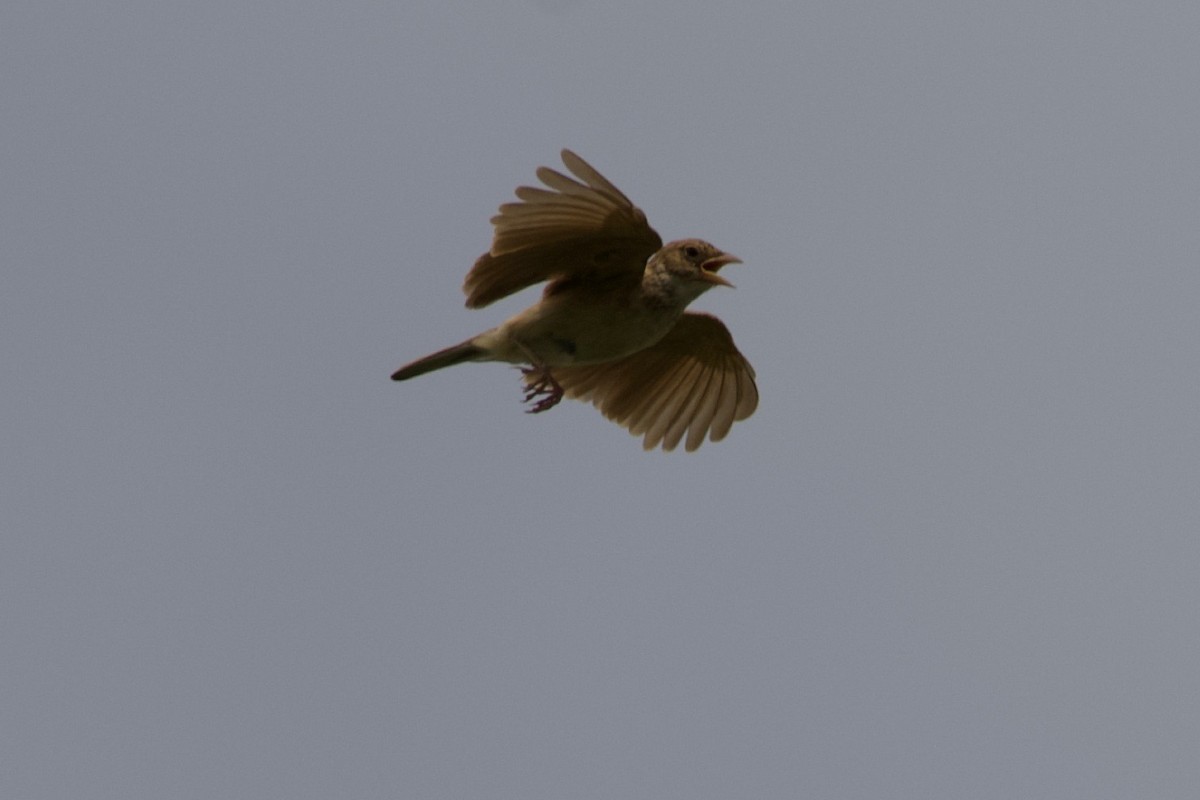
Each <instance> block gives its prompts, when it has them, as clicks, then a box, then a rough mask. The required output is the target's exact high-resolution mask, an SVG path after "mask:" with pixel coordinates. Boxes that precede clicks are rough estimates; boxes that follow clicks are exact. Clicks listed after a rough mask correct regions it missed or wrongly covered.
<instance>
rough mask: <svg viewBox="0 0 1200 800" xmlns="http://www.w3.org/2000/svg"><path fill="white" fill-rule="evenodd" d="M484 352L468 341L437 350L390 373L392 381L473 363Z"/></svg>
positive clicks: (404, 379)
mask: <svg viewBox="0 0 1200 800" xmlns="http://www.w3.org/2000/svg"><path fill="white" fill-rule="evenodd" d="M485 352H486V351H485V350H484V349H483V348H482V347H477V346H476V345H474V344H471V340H470V339H468V340H467V341H465V342H459V343H458V344H456V345H454V346H452V347H447V348H446V349H445V350H438V351H437V352H436V353H430V354H429V355H427V356H425V357H424V358H418V359H417V360H416V361H414V362H412V363H411V364H406V365H405V366H403V367H401V368H400V369H398V370H396V371H395V372H393V373H392V380H394V381H406V380H408V379H409V378H415V377H417V376H418V375H424V374H425V373H426V372H433V371H434V370H435V369H442V368H443V367H452V366H454V365H455V364H461V363H463V362H464V361H475V360H477V359H478V358H479V356H481V355H483V354H484V353H485Z"/></svg>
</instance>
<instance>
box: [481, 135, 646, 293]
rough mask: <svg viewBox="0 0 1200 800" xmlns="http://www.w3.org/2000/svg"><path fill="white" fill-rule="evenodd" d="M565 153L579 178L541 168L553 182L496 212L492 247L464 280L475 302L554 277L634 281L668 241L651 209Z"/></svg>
mask: <svg viewBox="0 0 1200 800" xmlns="http://www.w3.org/2000/svg"><path fill="white" fill-rule="evenodd" d="M562 159H563V163H564V164H566V165H567V169H569V170H570V171H571V172H572V173H573V174H574V175H575V176H576V177H577V178H578V179H579V180H575V179H574V178H569V177H567V176H566V175H563V174H562V173H560V172H556V171H554V170H552V169H550V168H549V167H539V168H538V171H537V176H538V179H539V180H541V182H542V183H544V184H546V186H548V187H549V188H548V189H541V188H534V187H532V186H520V187H518V188H517V191H516V195H517V197H518V198H519V199H520V200H521V202H519V203H504V204H503V205H501V206H500V213H499V214H497V215H496V216H494V217H492V224H493V225H494V226H496V231H495V237H494V238H493V240H492V248H491V250H489V251H488V252H487V253H484V254H483V255H482V256H480V257H479V260H478V261H476V262H475V266H474V267H472V268H471V271H470V272H469V273H468V274H467V278H466V281H465V282H464V283H463V291H464V292H466V294H467V306H468V307H469V308H478V307H480V306H485V305H487V304H488V303H491V302H494V301H496V300H499V299H500V298H501V297H505V296H506V295H509V294H512V293H513V292H516V291H518V290H520V289H524V288H525V287H526V286H532V285H533V284H535V283H541V282H542V281H546V280H551V279H556V278H565V279H585V280H586V279H589V278H594V279H596V280H611V279H613V278H619V277H621V276H627V277H628V278H629V280H630V282H631V283H634V282H635V281H637V280H638V279H640V278H641V275H642V270H643V269H644V268H645V266H646V261H647V259H649V258H650V256H651V255H653V254H654V252H655V251H657V250H658V249H659V248H660V247H662V239H661V238H660V237H659V235H658V234H657V233H655V232H654V229H653V228H651V227H650V225H649V223H648V222H646V215H645V214H644V213H642V210H641V209H640V208H637V207H636V206H634V204H633V203H632V202H630V200H629V198H628V197H626V196H625V195H624V194H622V193H621V190H620V189H618V188H617V187H615V186H613V185H612V184H611V183H609V182H608V180H607V179H606V178H605V177H604V176H603V175H601V174H600V173H599V172H597V171H596V170H595V169H593V168H592V166H591V165H590V164H588V163H587V162H586V161H584V160H583V159H582V158H580V157H579V156H577V155H575V154H574V153H572V152H571V151H570V150H563V151H562ZM580 181H582V183H581V182H580Z"/></svg>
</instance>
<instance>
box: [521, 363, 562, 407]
mask: <svg viewBox="0 0 1200 800" xmlns="http://www.w3.org/2000/svg"><path fill="white" fill-rule="evenodd" d="M521 375H523V376H524V378H525V402H526V403H532V405H531V406H530V407H529V408H528V409H526V411H525V413H526V414H540V413H541V412H543V411H547V410H549V409H551V408H554V407H555V406H556V405H558V402H559V401H560V400H562V399H563V388H562V387H561V386H559V384H558V381H556V380H554V376H553V375H552V374H551V373H550V368H549V367H542V366H535V367H523V368H522V369H521ZM536 398H541V399H540V400H537V402H534V400H535V399H536Z"/></svg>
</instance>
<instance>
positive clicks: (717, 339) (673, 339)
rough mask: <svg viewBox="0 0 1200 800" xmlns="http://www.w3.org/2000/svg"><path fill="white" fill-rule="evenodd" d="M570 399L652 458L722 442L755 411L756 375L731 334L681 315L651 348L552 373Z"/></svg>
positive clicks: (698, 317)
mask: <svg viewBox="0 0 1200 800" xmlns="http://www.w3.org/2000/svg"><path fill="white" fill-rule="evenodd" d="M553 374H554V377H555V379H556V380H557V381H558V382H559V384H561V385H562V387H563V389H564V390H565V392H566V395H567V396H568V397H573V398H575V399H578V400H590V401H591V402H592V404H593V405H595V406H596V408H598V409H600V411H601V412H602V413H603V414H604V416H606V417H608V418H609V419H611V420H612V421H613V422H616V423H617V424H619V425H621V426H623V427H625V428H628V429H629V432H630V433H632V434H633V435H635V436H641V435H643V434H645V438H644V439H643V440H642V445H643V447H645V449H647V450H652V449H654V448H655V447H657V446H658V445H659V444H660V443H661V444H662V448H663V450H674V449H675V446H676V445H678V444H679V442H680V440H681V439H683V436H684V434H685V433H686V434H687V440H686V442H685V443H684V447H685V449H687V450H688V451H691V450H695V449H696V448H697V447H699V446H700V444H701V443H702V442H703V441H704V436H705V434H708V437H709V439H711V440H712V441H714V442H717V441H720V440H721V439H723V438H725V434H727V433H729V428H730V426H732V425H733V423H734V421H735V420H743V419H746V418H747V417H749V416H750V415H751V414H753V413H754V410H755V409H756V408H758V387H757V386H755V384H754V368H753V367H751V366H750V362H748V361H747V360H746V358H745V356H743V355H742V354H741V353H740V352H738V349H737V347H736V346H735V345H734V343H733V337H732V336H730V335H729V329H728V328H726V327H725V325H724V324H722V323H721V321H720V320H719V319H717V318H716V317H713V316H710V315H708V314H694V313H685V314H684V315H683V316H682V317H680V319H679V322H677V323H676V324H675V327H674V328H672V329H671V331H670V333H668V334H667V335H666V336H665V337H663V338H662V339H661V340H660V341H659V342H658V343H657V344H655V345H652V346H650V347H648V348H646V349H645V350H641V351H639V352H637V353H634V354H633V355H631V356H627V357H626V358H623V359H619V360H617V361H611V362H608V363H604V364H592V365H588V366H579V367H556V368H554V370H553Z"/></svg>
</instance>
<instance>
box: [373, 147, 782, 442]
mask: <svg viewBox="0 0 1200 800" xmlns="http://www.w3.org/2000/svg"><path fill="white" fill-rule="evenodd" d="M562 160H563V163H564V164H565V165H566V167H567V169H568V170H569V171H570V172H571V173H572V174H573V175H574V176H575V177H574V178H571V177H568V176H567V175H564V174H562V173H560V172H557V171H555V170H553V169H550V168H548V167H539V168H538V170H537V177H538V179H539V180H540V181H541V182H542V183H543V184H545V186H546V188H541V187H536V188H535V187H531V186H520V187H518V188H517V190H516V196H517V199H518V200H519V201H520V202H511V203H504V204H502V205H501V206H500V212H499V213H498V214H497V215H496V216H494V217H492V220H491V222H492V225H493V226H494V227H495V235H494V238H493V240H492V246H491V249H490V250H489V251H488V252H486V253H484V254H483V255H482V256H480V257H479V259H478V260H477V261H476V262H475V265H474V266H473V267H472V268H471V271H470V272H469V273H467V277H466V281H465V282H464V284H463V291H464V292H465V293H466V295H467V307H468V308H481V307H483V306H486V305H488V304H489V303H492V302H495V301H496V300H499V299H500V298H502V297H506V296H508V295H510V294H512V293H514V292H517V291H519V290H521V289H524V288H526V287H527V286H532V285H534V284H538V283H543V282H545V283H546V286H545V289H544V291H543V292H542V297H541V299H540V300H539V301H538V302H537V303H535V304H534V305H532V306H530V307H529V308H527V309H525V310H524V311H522V312H520V313H519V314H517V315H515V316H513V317H511V318H510V319H508V320H506V321H504V322H502V323H501V324H500V325H498V326H496V327H495V328H491V329H489V330H486V331H484V332H483V333H480V334H478V335H477V336H472V337H471V338H470V339H467V340H466V341H464V342H460V343H459V344H456V345H453V346H452V347H447V348H445V349H444V350H439V351H438V352H436V353H433V354H431V355H428V356H425V357H424V358H421V359H418V360H416V361H414V362H412V363H411V364H408V365H407V366H404V367H401V368H400V369H398V370H396V372H395V373H394V374H393V375H392V380H396V381H403V380H408V379H409V378H415V377H416V376H418V375H423V374H425V373H426V372H432V371H433V370H437V369H442V368H443V367H449V366H452V365H454V364H461V363H463V362H467V361H501V362H507V363H510V364H518V365H526V366H524V368H523V369H522V370H521V374H522V376H523V382H524V388H525V402H527V403H529V404H530V407H529V409H528V411H529V412H530V413H539V412H542V411H546V410H547V409H549V408H552V407H553V406H555V405H557V404H558V402H559V401H560V400H561V399H562V398H563V397H564V396H566V397H570V398H573V399H577V400H583V401H590V402H591V403H592V404H593V405H595V406H596V408H598V409H599V410H600V411H601V413H603V414H604V415H605V416H606V417H608V418H609V419H611V420H613V421H614V422H616V423H617V424H619V425H622V426H623V427H625V428H627V429H628V430H629V432H630V433H632V434H633V435H635V436H643V440H642V444H643V446H644V447H645V449H646V450H652V449H654V448H655V447H658V446H659V445H661V446H662V448H663V450H673V449H675V447H676V446H677V445H678V444H679V443H680V441H683V442H684V448H685V449H687V450H689V451H690V450H695V449H696V448H697V447H699V446H700V445H701V443H702V442H703V441H704V438H705V436H706V435H707V436H708V438H709V439H710V440H712V441H714V442H716V441H719V440H721V439H723V438H724V437H725V435H726V434H727V433H728V432H729V429H730V427H731V426H732V425H733V423H734V421H735V420H743V419H746V418H747V417H749V416H750V415H751V414H753V413H754V410H755V408H757V407H758V388H757V386H755V383H754V368H753V367H751V366H750V362H748V361H747V360H746V358H745V357H744V356H743V355H742V354H741V353H740V352H739V351H738V349H737V347H736V346H735V345H734V343H733V337H732V336H730V334H729V330H728V329H727V328H726V327H725V325H724V324H722V322H721V321H720V320H718V319H717V318H716V317H714V316H711V315H709V314H699V313H695V312H690V311H685V309H686V308H687V306H688V304H689V303H691V302H692V301H693V300H695V299H696V298H697V297H699V296H700V295H702V294H704V292H706V291H708V290H709V289H711V288H713V287H714V286H729V287H732V286H733V284H731V283H730V282H729V281H727V280H726V279H725V278H724V277H723V276H721V275H720V273H719V271H720V269H721V268H722V267H724V266H726V265H728V264H740V263H741V259H739V258H737V257H736V256H733V255H730V254H729V253H726V252H723V251H722V250H720V249H718V248H717V247H714V246H713V245H711V244H709V243H708V242H705V241H703V240H701V239H680V240H678V241H674V242H669V243H668V244H666V245H664V244H663V242H662V239H661V238H660V237H659V235H658V234H657V233H656V232H655V231H654V229H653V228H651V227H650V225H649V223H648V222H647V221H646V215H645V214H644V213H643V212H642V210H641V209H639V208H637V207H636V206H634V204H633V203H632V202H630V200H629V198H628V197H626V196H625V195H624V194H622V193H621V191H620V190H619V189H617V187H616V186H614V185H613V184H612V183H610V182H609V181H608V179H606V178H605V177H604V176H603V175H601V174H600V173H599V172H597V171H596V170H595V169H594V168H593V167H592V166H591V165H590V164H588V163H587V162H586V161H584V160H583V159H582V158H580V157H579V156H577V155H575V154H574V153H572V152H571V151H570V150H563V151H562ZM685 437H686V438H685Z"/></svg>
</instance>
